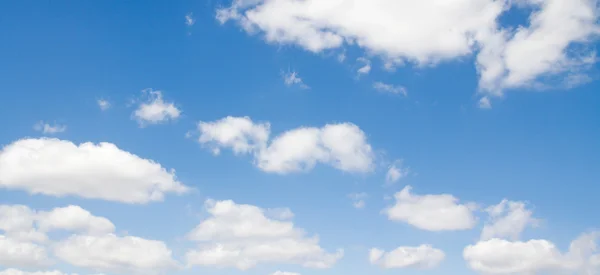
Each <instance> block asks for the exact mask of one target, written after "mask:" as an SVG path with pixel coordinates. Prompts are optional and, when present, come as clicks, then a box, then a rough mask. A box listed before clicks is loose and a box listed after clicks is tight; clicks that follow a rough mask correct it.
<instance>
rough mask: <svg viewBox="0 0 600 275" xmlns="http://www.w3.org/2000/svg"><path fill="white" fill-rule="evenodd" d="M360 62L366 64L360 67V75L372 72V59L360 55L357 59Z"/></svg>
mask: <svg viewBox="0 0 600 275" xmlns="http://www.w3.org/2000/svg"><path fill="white" fill-rule="evenodd" d="M356 60H357V61H358V62H361V63H363V64H364V65H363V66H362V67H361V68H360V69H358V71H357V72H358V74H359V75H363V74H369V72H371V60H369V59H366V58H364V57H359V58H357V59H356Z"/></svg>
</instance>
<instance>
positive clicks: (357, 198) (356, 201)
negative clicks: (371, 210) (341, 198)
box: [348, 193, 368, 209]
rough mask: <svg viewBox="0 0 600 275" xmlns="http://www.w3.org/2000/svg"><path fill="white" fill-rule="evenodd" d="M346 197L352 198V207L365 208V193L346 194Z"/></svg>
mask: <svg viewBox="0 0 600 275" xmlns="http://www.w3.org/2000/svg"><path fill="white" fill-rule="evenodd" d="M348 197H349V198H350V199H351V200H352V205H353V206H354V208H357V209H362V208H365V205H366V203H365V198H367V197H368V195H367V193H354V194H350V195H348Z"/></svg>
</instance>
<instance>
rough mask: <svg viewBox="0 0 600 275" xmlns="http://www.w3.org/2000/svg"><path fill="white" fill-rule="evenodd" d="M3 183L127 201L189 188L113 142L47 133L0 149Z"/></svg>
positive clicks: (43, 191) (0, 179) (35, 191)
mask: <svg viewBox="0 0 600 275" xmlns="http://www.w3.org/2000/svg"><path fill="white" fill-rule="evenodd" d="M48 167H51V168H52V169H48ZM0 188H4V189H12V190H25V191H27V192H29V193H31V194H44V195H50V196H58V197H62V196H80V197H84V198H93V199H104V200H110V201H119V202H124V203H148V202H151V201H160V200H162V199H163V197H164V195H165V193H171V192H172V193H183V192H186V191H187V190H188V188H187V187H185V186H184V185H182V184H181V183H180V182H178V181H177V179H176V177H175V174H174V171H167V170H166V169H165V168H163V167H162V166H161V165H160V164H158V163H156V162H154V161H152V160H148V159H143V158H140V157H138V156H136V155H134V154H131V153H129V152H126V151H123V150H121V149H119V148H118V147H117V146H115V145H114V144H111V143H106V142H103V143H99V144H94V143H90V142H88V143H82V144H79V145H77V144H74V143H72V142H70V141H65V140H59V139H45V138H42V139H21V140H18V141H15V142H13V143H12V144H9V145H7V146H5V147H4V148H3V149H2V150H1V151H0Z"/></svg>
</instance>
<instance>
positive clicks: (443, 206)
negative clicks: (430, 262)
mask: <svg viewBox="0 0 600 275" xmlns="http://www.w3.org/2000/svg"><path fill="white" fill-rule="evenodd" d="M411 190H412V188H411V187H410V186H406V187H404V189H402V191H400V192H398V193H396V194H395V196H394V197H395V199H396V203H395V204H394V205H393V206H391V207H389V208H387V209H384V210H383V213H384V214H385V215H387V217H388V219H390V220H392V221H400V222H405V223H408V224H410V225H412V226H414V227H417V228H419V229H423V230H429V231H444V230H465V229H470V228H473V227H474V226H475V224H476V222H477V220H476V218H475V216H474V215H473V211H474V210H475V206H474V205H472V204H460V203H459V201H458V199H457V198H455V197H454V196H452V195H449V194H441V195H416V194H412V193H411Z"/></svg>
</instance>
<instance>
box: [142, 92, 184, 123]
mask: <svg viewBox="0 0 600 275" xmlns="http://www.w3.org/2000/svg"><path fill="white" fill-rule="evenodd" d="M142 94H143V96H144V97H146V100H145V101H144V102H142V103H140V105H139V106H138V108H137V109H136V110H135V111H134V112H133V117H134V119H135V120H137V121H138V123H139V124H140V126H141V127H143V126H145V125H146V124H159V123H164V122H167V121H169V120H175V119H177V118H178V117H179V116H180V115H181V110H179V109H178V108H177V107H176V106H175V104H174V103H173V102H166V101H164V100H163V96H162V92H161V91H155V90H153V89H145V90H143V91H142Z"/></svg>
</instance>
